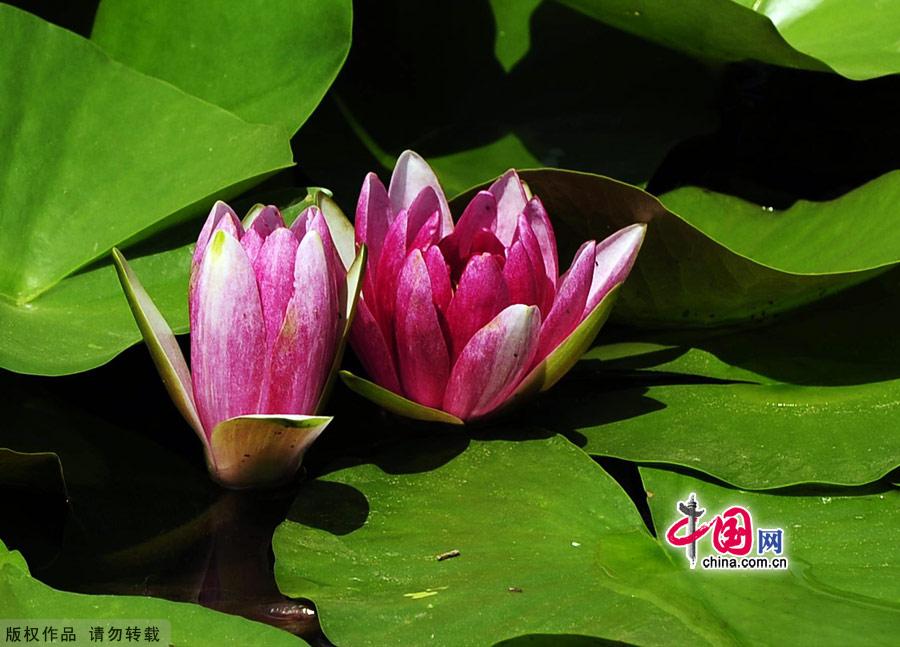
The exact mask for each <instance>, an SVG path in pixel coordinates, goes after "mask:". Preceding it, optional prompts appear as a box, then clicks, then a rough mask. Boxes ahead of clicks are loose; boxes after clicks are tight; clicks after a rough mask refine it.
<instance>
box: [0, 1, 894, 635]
mask: <svg viewBox="0 0 900 647" xmlns="http://www.w3.org/2000/svg"><path fill="white" fill-rule="evenodd" d="M17 4H19V5H21V7H19V8H15V7H12V6H10V5H5V4H3V5H0V27H2V33H3V34H4V38H5V40H4V47H3V48H2V49H0V90H2V93H0V96H2V97H3V100H2V101H3V103H2V109H0V133H2V138H3V139H2V141H3V144H4V150H5V155H3V156H2V159H0V227H2V231H3V232H4V234H3V236H2V237H0V367H2V371H0V387H2V388H0V393H2V396H0V397H2V399H0V402H2V405H3V414H4V415H3V422H2V423H0V500H2V501H3V503H4V505H3V507H2V508H0V538H2V540H3V542H4V543H3V544H0V616H3V617H17V618H30V617H33V618H44V617H57V618H58V617H61V616H63V617H71V618H80V617H88V616H94V617H107V618H113V617H126V616H128V617H145V616H146V617H149V616H153V617H156V616H159V617H167V618H170V619H171V621H172V624H173V631H174V635H175V636H176V639H177V641H178V644H198V645H202V644H212V643H211V642H210V641H213V640H214V641H216V644H257V643H259V644H262V643H265V644H276V643H277V644H280V642H285V643H291V642H295V643H296V642H299V641H300V640H301V638H296V637H294V636H291V635H290V634H289V633H286V632H285V631H279V630H277V629H272V628H269V627H265V626H263V625H261V624H259V623H258V622H254V620H263V621H265V622H268V623H270V624H275V625H276V626H279V627H281V628H283V629H287V630H289V631H291V632H293V633H295V634H299V635H301V636H302V637H303V638H304V639H306V640H308V641H309V642H311V643H312V644H320V645H325V644H329V642H333V643H334V644H337V645H413V644H425V643H427V642H435V644H446V645H454V644H459V645H483V644H504V645H506V644H519V643H522V644H554V645H555V644H573V645H575V644H578V645H581V644H596V643H598V642H601V643H602V641H621V642H625V643H631V644H640V645H644V644H647V645H650V644H671V643H672V642H686V641H687V640H691V641H694V642H700V643H708V644H714V645H720V644H774V643H786V642H789V643H792V644H817V645H821V644H835V645H836V644H842V645H843V644H856V643H865V644H872V645H874V644H885V645H887V644H892V643H894V642H896V635H897V629H898V627H900V554H898V551H900V548H898V547H900V544H898V542H897V541H896V537H897V536H898V533H900V507H898V501H897V496H898V489H897V488H898V483H900V476H898V470H897V467H898V464H900V460H898V459H900V432H898V428H900V424H898V423H900V410H898V407H900V342H898V336H897V335H896V321H897V320H898V317H900V274H898V272H900V269H897V268H895V266H896V265H897V264H898V263H900V228H898V227H897V226H896V224H897V219H898V215H900V174H898V173H900V171H898V169H900V153H898V151H900V125H898V121H897V118H896V116H897V114H898V113H900V77H898V76H897V74H898V72H900V57H898V54H897V51H896V49H897V48H896V43H897V42H898V40H900V5H898V4H896V3H888V2H871V3H848V2H842V1H841V0H822V1H820V2H814V3H809V2H802V3H801V2H791V1H789V0H763V1H761V2H760V1H751V0H689V1H688V0H686V1H685V2H679V3H671V2H668V1H666V0H561V1H559V2H557V1H555V0H543V1H541V0H463V1H460V2H454V3H452V4H446V3H425V2H411V1H409V0H389V1H385V2H378V3H370V2H356V3H351V2H350V0H303V1H302V2H298V1H294V0H276V1H272V0H266V1H263V0H252V1H247V0H244V1H242V2H230V1H229V2H217V3H208V2H201V1H200V0H189V1H184V0H181V1H175V0H171V1H170V0H165V1H158V0H156V1H154V0H102V1H101V2H99V3H94V2H73V3H60V4H56V3H53V2H20V3H17ZM405 148H413V149H415V150H417V151H418V152H420V153H421V154H423V155H424V156H425V157H426V158H427V159H428V160H429V161H430V162H431V163H432V165H433V166H434V168H435V170H436V171H437V173H438V175H439V176H440V178H441V180H442V182H443V184H444V187H445V189H446V190H447V193H448V195H450V196H453V195H456V196H458V197H457V198H456V199H455V200H454V201H453V203H452V207H453V209H454V213H456V214H459V213H460V212H461V205H462V204H463V203H464V201H465V199H466V195H467V194H468V193H469V192H471V191H472V190H473V188H475V187H478V186H481V185H483V184H484V183H486V182H489V181H490V180H491V179H492V178H494V177H496V176H497V175H499V174H500V173H502V172H503V171H505V170H506V169H507V168H509V167H515V168H518V169H523V173H522V175H523V177H524V178H525V179H526V180H527V182H528V183H529V185H530V187H531V188H532V190H533V191H534V193H535V194H537V195H539V196H541V198H542V199H543V201H544V203H545V204H546V206H547V207H548V210H549V212H550V214H551V217H552V218H553V221H554V226H555V227H556V232H557V236H558V238H559V242H560V257H561V260H562V264H563V265H564V266H565V265H567V264H568V261H569V259H570V258H571V255H572V253H573V251H574V249H575V248H576V247H577V245H578V244H579V243H580V242H581V241H583V240H585V239H588V238H601V237H603V236H605V235H608V234H609V233H611V232H612V231H614V230H615V229H616V228H618V227H621V226H624V225H626V224H629V223H632V222H635V221H642V222H647V223H648V225H649V229H648V237H647V240H646V243H645V245H644V248H643V249H642V251H641V254H640V258H639V260H638V264H637V265H636V267H635V269H634V271H633V273H632V276H631V277H630V278H629V280H628V281H627V283H626V284H625V286H624V287H623V290H622V294H621V297H620V299H619V301H618V304H617V305H616V307H615V309H614V312H613V323H612V324H608V325H607V327H606V328H605V329H604V330H603V331H602V332H601V335H600V337H599V338H598V340H597V343H596V345H595V347H594V348H592V349H591V350H590V351H589V352H588V353H587V354H586V355H585V356H584V358H583V359H582V360H581V361H580V362H579V363H578V365H577V366H576V368H575V369H574V370H573V371H572V372H571V374H570V375H568V376H567V377H566V378H565V379H563V380H562V381H561V382H560V383H559V384H558V385H557V386H556V387H555V388H554V389H552V390H551V391H550V392H549V393H547V394H545V395H544V396H543V397H541V398H539V399H537V400H535V401H534V402H532V403H530V404H528V405H526V406H525V407H523V408H522V409H519V410H518V411H516V412H513V413H511V414H510V415H508V416H506V417H505V418H503V419H501V420H499V421H497V422H495V423H492V424H491V425H490V426H486V427H478V428H471V429H470V428H466V429H462V430H455V431H450V430H448V429H445V428H443V427H441V426H439V425H417V424H413V423H409V422H407V421H403V420H400V419H397V418H393V417H390V416H386V415H384V414H383V413H381V412H379V411H377V410H376V409H375V408H374V407H372V406H371V405H369V404H367V403H363V402H360V401H359V400H358V399H357V398H355V397H353V396H352V395H351V394H349V393H348V392H347V391H346V390H343V389H338V390H337V392H336V393H335V395H334V397H333V399H332V403H331V406H330V407H329V409H330V410H331V412H333V413H335V414H336V416H337V418H336V421H335V423H334V424H333V425H332V426H331V427H329V429H328V431H327V433H326V434H325V435H324V436H323V438H322V439H321V440H320V441H319V442H318V443H317V445H316V446H315V447H314V449H313V450H312V452H311V453H310V454H309V456H308V457H307V460H306V463H305V464H306V474H305V478H303V479H302V480H300V481H298V483H296V484H295V485H293V486H292V487H290V488H288V489H286V490H283V491H280V492H275V493H256V494H253V493H250V494H235V493H224V492H221V491H219V490H218V489H216V488H215V487H214V486H213V485H212V484H210V483H209V482H208V479H207V478H206V475H205V472H204V468H203V463H202V457H201V455H200V451H199V448H198V447H196V446H195V444H194V442H193V440H194V439H193V437H192V435H191V434H190V433H189V432H188V430H187V428H186V426H185V425H184V424H183V423H182V422H181V421H180V419H179V418H178V417H177V415H176V414H175V413H174V412H173V411H172V409H171V407H170V405H169V403H168V402H167V400H166V397H165V393H164V391H163V389H162V388H161V387H160V385H158V384H157V382H156V378H155V374H154V372H153V369H152V366H151V363H150V361H149V358H148V357H147V354H146V352H145V350H144V349H143V348H141V347H134V348H131V349H130V350H126V349H129V348H130V347H132V346H134V344H135V343H136V342H138V341H139V339H140V336H139V333H138V331H137V329H136V327H135V326H134V323H133V320H132V318H131V315H130V313H129V311H128V308H127V305H126V302H125V299H124V297H123V296H122V294H121V291H120V289H119V286H118V283H117V281H116V279H115V276H114V271H113V269H112V267H111V265H110V263H109V260H108V253H109V250H110V249H111V248H112V247H113V246H119V247H122V248H123V249H125V250H126V254H127V255H128V256H129V258H130V259H134V262H133V264H134V267H135V270H136V271H137V272H138V273H139V274H140V276H141V279H142V281H143V282H144V284H145V286H146V287H147V288H148V291H149V292H150V293H151V294H152V296H153V297H154V299H155V300H156V302H157V303H158V304H159V305H160V308H161V310H162V311H163V313H164V314H165V316H166V318H167V319H168V321H169V322H170V324H171V325H172V327H173V329H175V330H176V331H177V332H187V313H186V310H187V308H186V287H187V272H188V267H189V258H190V253H191V243H192V241H193V240H194V239H195V237H196V232H197V230H198V228H199V226H200V222H201V219H202V217H203V216H204V214H205V213H206V212H207V211H208V209H209V206H210V204H211V202H212V201H213V200H215V199H217V198H222V199H228V200H233V201H234V202H235V204H238V205H241V204H248V205H249V204H252V203H253V202H257V201H268V202H274V203H276V204H279V205H282V206H287V205H289V204H291V203H293V202H296V201H297V200H298V199H302V198H303V197H304V196H305V195H306V190H305V189H304V188H301V187H307V186H325V187H328V188H329V189H331V190H332V191H333V192H334V195H335V199H336V200H337V201H338V202H339V203H340V204H341V205H342V207H343V208H344V210H345V211H346V212H347V213H352V212H353V208H354V206H355V200H356V192H357V191H358V190H359V186H360V184H361V182H362V179H363V176H364V175H365V173H366V172H368V171H370V170H376V171H377V172H379V173H380V174H381V175H382V177H386V175H387V173H389V169H390V167H391V166H392V165H393V160H394V159H395V156H396V155H397V154H398V153H399V152H400V151H402V150H403V149H405ZM123 351H124V352H123ZM347 361H348V362H349V363H351V364H352V363H353V359H352V358H348V360H347ZM354 370H356V369H355V368H354ZM690 492H695V493H697V496H698V498H699V499H700V501H701V503H702V505H703V506H705V507H707V508H708V509H709V510H710V511H711V514H714V513H715V512H717V511H719V510H720V509H721V508H724V507H726V506H727V505H731V504H737V505H744V506H746V507H748V508H750V509H751V510H752V512H753V515H754V520H755V521H757V522H758V524H764V526H763V527H782V528H784V530H785V536H786V555H787V556H788V558H789V559H790V568H789V569H788V570H786V571H780V572H771V573H740V572H732V573H724V572H723V573H704V572H702V571H698V572H694V571H691V570H690V569H689V568H688V565H687V561H686V560H685V559H684V558H683V556H682V554H681V552H680V551H676V550H674V549H672V548H670V547H668V546H667V545H666V544H665V541H664V540H663V539H662V536H663V534H664V532H665V530H666V528H668V527H669V525H670V524H671V523H672V522H673V521H675V518H676V512H675V504H676V503H677V501H679V500H683V499H684V498H685V497H686V496H687V494H688V493H690ZM275 526H278V527H277V529H275ZM273 530H274V540H272V536H273V535H272V532H273ZM270 546H271V547H272V548H273V549H274V556H275V560H274V571H273V566H272V563H271V562H270V559H269V551H270ZM7 547H8V548H7ZM449 550H459V551H460V555H459V556H458V557H455V558H452V559H448V560H445V561H437V560H436V559H435V556H436V555H438V554H441V553H444V552H446V551H449ZM18 551H21V552H18ZM23 556H24V557H23ZM26 561H27V563H28V566H26V565H25V563H26ZM29 567H30V569H29ZM51 587H53V588H51ZM87 594H93V595H92V596H90V597H89V596H88V595H87ZM113 594H115V595H113ZM121 594H133V595H121ZM147 596H154V597H147ZM283 596H289V597H291V598H302V599H306V600H310V601H311V603H314V604H315V606H316V608H317V610H318V614H319V616H318V617H319V621H320V622H321V629H319V628H317V625H316V623H315V622H314V621H309V620H305V621H298V620H297V618H296V617H294V618H289V617H288V616H287V615H286V614H287V613H288V612H287V611H284V609H294V610H295V611H296V609H299V608H300V607H297V606H296V605H294V606H290V605H291V604H293V603H291V602H290V601H289V600H287V598H285V597H283ZM156 598H168V599H169V600H178V601H179V602H169V601H165V600H159V599H156ZM184 602H188V603H193V604H187V605H186V604H184ZM305 604H308V603H305ZM201 605H203V606H207V607H212V608H214V609H218V610H219V611H225V612H226V613H227V614H230V615H223V614H222V613H220V612H216V611H208V610H205V609H203V608H201ZM279 605H288V606H287V607H284V606H279ZM310 608H311V607H310ZM279 609H281V611H279ZM235 615H240V616H244V618H246V619H244V618H237V617H234V616H235ZM188 627H190V629H189V630H188ZM229 641H230V642H229Z"/></svg>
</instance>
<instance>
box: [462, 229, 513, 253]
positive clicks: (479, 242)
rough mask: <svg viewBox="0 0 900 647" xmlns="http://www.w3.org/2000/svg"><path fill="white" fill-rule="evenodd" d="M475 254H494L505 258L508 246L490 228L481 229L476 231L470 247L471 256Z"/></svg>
mask: <svg viewBox="0 0 900 647" xmlns="http://www.w3.org/2000/svg"><path fill="white" fill-rule="evenodd" d="M475 254H493V255H494V256H498V257H499V258H500V259H503V258H504V257H505V256H506V247H504V245H503V243H501V242H500V240H499V239H498V238H497V236H495V235H494V232H492V231H491V230H490V229H481V230H479V231H477V232H475V235H474V236H473V237H472V247H471V249H469V255H470V256H474V255H475Z"/></svg>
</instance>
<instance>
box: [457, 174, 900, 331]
mask: <svg viewBox="0 0 900 647" xmlns="http://www.w3.org/2000/svg"><path fill="white" fill-rule="evenodd" d="M520 175H521V177H522V178H523V179H524V180H525V181H526V182H527V183H528V184H529V186H530V187H531V190H532V192H533V193H534V194H535V195H538V196H540V198H541V200H542V201H543V202H544V205H545V206H546V207H547V211H548V213H550V216H551V218H553V223H554V228H555V229H556V232H557V240H558V241H559V244H560V258H562V259H568V258H571V257H572V254H573V252H574V250H575V249H576V247H577V246H578V244H580V243H581V242H582V241H584V240H587V239H601V238H603V237H605V236H607V235H609V234H610V233H612V232H613V231H615V230H616V229H619V228H621V227H623V226H625V225H628V224H631V223H633V222H636V221H637V222H647V223H650V226H649V229H648V232H647V237H646V239H645V241H644V245H643V248H642V249H641V254H640V256H639V257H638V260H637V263H636V264H635V266H634V269H633V270H632V272H631V275H630V277H629V279H628V281H627V282H626V283H625V286H624V287H623V290H622V294H621V296H620V298H619V303H618V305H617V306H616V309H615V311H614V313H613V318H614V319H615V320H617V321H621V322H626V323H629V324H636V325H641V326H646V327H675V326H677V327H684V326H718V325H722V324H728V323H735V322H745V321H754V320H755V321H759V320H762V319H765V318H768V317H769V316H770V315H772V314H775V313H779V312H783V311H786V310H790V309H792V308H796V307H797V306H799V305H803V304H805V303H809V302H811V301H815V300H818V299H821V298H822V297H824V296H826V295H828V294H831V293H833V292H837V291H839V290H842V289H844V288H846V287H848V286H851V285H854V284H856V283H859V282H861V281H864V280H866V279H868V278H871V277H873V276H876V275H877V274H878V273H879V272H881V271H883V269H884V268H886V267H889V266H891V265H893V264H896V263H897V262H898V261H900V236H895V235H894V230H893V229H890V228H884V226H883V224H884V222H885V219H886V217H887V216H888V215H889V214H890V213H891V212H892V209H893V204H894V203H895V200H896V199H900V174H896V173H890V174H888V175H886V176H883V177H881V178H879V179H877V180H874V181H872V182H870V183H869V184H866V185H864V186H862V187H859V188H858V189H856V190H855V191H852V192H850V193H848V194H846V195H844V196H842V197H840V198H838V199H835V200H832V201H830V202H821V203H814V202H798V203H797V204H795V205H794V206H792V207H791V208H789V209H787V210H785V211H783V212H782V213H779V214H775V213H774V212H769V211H763V210H762V209H761V208H759V207H753V206H752V205H750V204H749V203H746V202H741V201H740V200H738V199H736V198H731V197H728V196H723V195H719V194H715V195H712V194H710V193H708V192H707V193H703V192H700V191H699V190H691V191H690V192H684V193H673V194H669V195H668V196H664V197H663V198H656V197H654V196H652V195H651V194H649V193H647V192H646V191H644V190H642V189H640V188H638V187H635V186H631V185H628V184H625V183H623V182H619V181H616V180H613V179H610V178H607V177H603V176H598V175H592V174H589V173H577V172H574V171H565V170H559V169H538V170H532V171H523V172H522V173H521V174H520ZM473 192H474V189H472V190H470V191H468V192H466V193H465V194H464V195H462V196H459V197H457V198H456V199H454V204H453V206H454V208H455V209H459V208H460V205H461V204H463V203H464V202H465V201H467V199H468V198H469V196H470V195H472V193H473ZM670 200H671V202H672V204H673V206H677V207H680V206H682V205H685V206H687V207H689V208H688V209H687V211H686V212H684V213H682V211H675V210H674V208H667V206H668V202H669V201H670ZM664 202H665V204H664ZM729 209H734V210H735V211H734V213H732V214H729V215H727V216H722V214H723V213H724V212H726V211H728V210H729ZM685 214H686V215H685ZM720 216H722V220H723V221H726V222H727V223H728V224H727V225H722V224H720V223H721V221H720V220H719V217H720ZM810 223H813V224H810ZM854 227H855V228H858V229H859V230H860V231H862V232H867V233H868V235H869V238H867V240H869V241H871V242H870V244H867V245H860V244H859V240H860V238H859V237H858V236H859V235H863V234H859V235H857V233H856V231H854V232H853V233H848V231H849V230H851V229H853V228H854ZM792 228H797V229H799V230H800V231H801V232H807V233H808V232H810V231H811V230H814V233H813V234H811V235H812V236H814V238H815V239H816V241H817V245H816V246H815V249H816V250H817V251H816V252H813V251H812V249H811V248H810V247H808V244H807V242H806V241H805V240H804V239H803V238H802V236H801V235H798V234H797V233H795V232H794V231H789V230H791V229H792ZM811 228H812V229H811ZM876 231H877V232H879V233H878V234H874V232H876ZM875 238H877V240H874V239H875Z"/></svg>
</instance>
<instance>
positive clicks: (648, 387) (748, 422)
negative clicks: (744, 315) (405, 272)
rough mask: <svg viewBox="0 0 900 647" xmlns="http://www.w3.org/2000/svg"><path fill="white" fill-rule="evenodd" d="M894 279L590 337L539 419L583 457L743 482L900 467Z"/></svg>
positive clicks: (897, 291) (843, 477)
mask: <svg viewBox="0 0 900 647" xmlns="http://www.w3.org/2000/svg"><path fill="white" fill-rule="evenodd" d="M898 281H900V275H898V274H897V270H895V271H892V272H890V273H888V274H885V275H883V276H882V277H879V278H878V279H876V280H874V281H872V282H869V283H867V284H865V285H862V286H859V287H857V288H854V289H853V290H850V291H848V292H846V293H844V294H841V295H839V296H837V297H833V298H832V299H829V300H827V301H825V302H822V303H821V304H818V305H817V306H816V307H814V308H808V309H805V310H803V311H798V312H797V313H795V314H793V315H792V316H790V317H787V318H784V319H783V320H781V321H778V322H777V323H774V324H771V325H769V326H766V327H765V328H755V329H744V330H727V329H726V330H717V331H705V332H700V331H693V332H690V331H681V332H672V333H653V334H643V335H633V334H631V335H628V336H627V337H626V339H627V341H619V342H616V341H611V342H609V343H605V344H603V345H601V346H597V347H595V348H594V349H592V350H591V351H590V352H588V353H587V355H585V357H584V359H583V360H582V362H581V364H580V365H579V368H578V369H577V371H576V373H575V374H574V375H572V376H571V377H570V379H569V381H568V382H566V383H565V384H563V385H561V387H562V388H560V389H558V390H556V391H554V392H552V393H551V394H549V395H548V396H547V400H546V401H545V402H543V403H541V406H542V408H543V410H544V411H546V412H547V414H546V416H545V422H544V424H546V425H547V426H548V427H550V428H551V429H555V430H558V431H566V432H567V433H570V434H571V435H572V437H573V438H575V439H577V440H579V442H580V443H582V444H583V445H584V448H585V449H586V450H587V451H589V452H590V453H592V454H597V455H607V456H616V457H619V458H625V459H628V460H635V461H640V462H645V463H671V464H678V465H684V466H687V467H691V468H692V469H697V470H700V471H703V472H706V473H708V474H712V475H713V476H716V477H717V478H720V479H723V480H725V481H727V482H729V483H733V484H736V485H738V486H741V487H745V488H752V489H764V488H774V487H781V486H786V485H792V484H797V483H836V484H842V485H858V484H863V483H868V482H871V481H874V480H876V479H879V478H881V477H882V476H884V475H885V474H886V473H887V472H889V471H890V470H892V469H893V468H895V467H896V466H897V465H898V464H900V434H898V433H897V431H896V428H897V420H898V419H900V409H898V404H897V403H898V402H900V370H898V366H900V343H898V339H897V335H896V332H895V326H894V323H893V322H894V321H896V318H897V317H898V316H900V282H898ZM710 382H718V383H710ZM566 387H567V388H566ZM586 394H591V397H590V398H586V397H585V395H586Z"/></svg>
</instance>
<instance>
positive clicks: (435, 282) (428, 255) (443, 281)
mask: <svg viewBox="0 0 900 647" xmlns="http://www.w3.org/2000/svg"><path fill="white" fill-rule="evenodd" d="M425 265H427V266H428V275H429V276H430V277H431V293H432V295H433V296H434V305H436V306H437V308H438V310H439V311H441V312H446V311H447V306H449V305H450V299H452V298H453V287H452V286H451V285H450V268H449V267H447V263H446V261H444V255H443V254H442V253H441V249H440V248H439V247H437V246H435V247H429V248H428V250H427V251H426V252H425Z"/></svg>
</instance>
